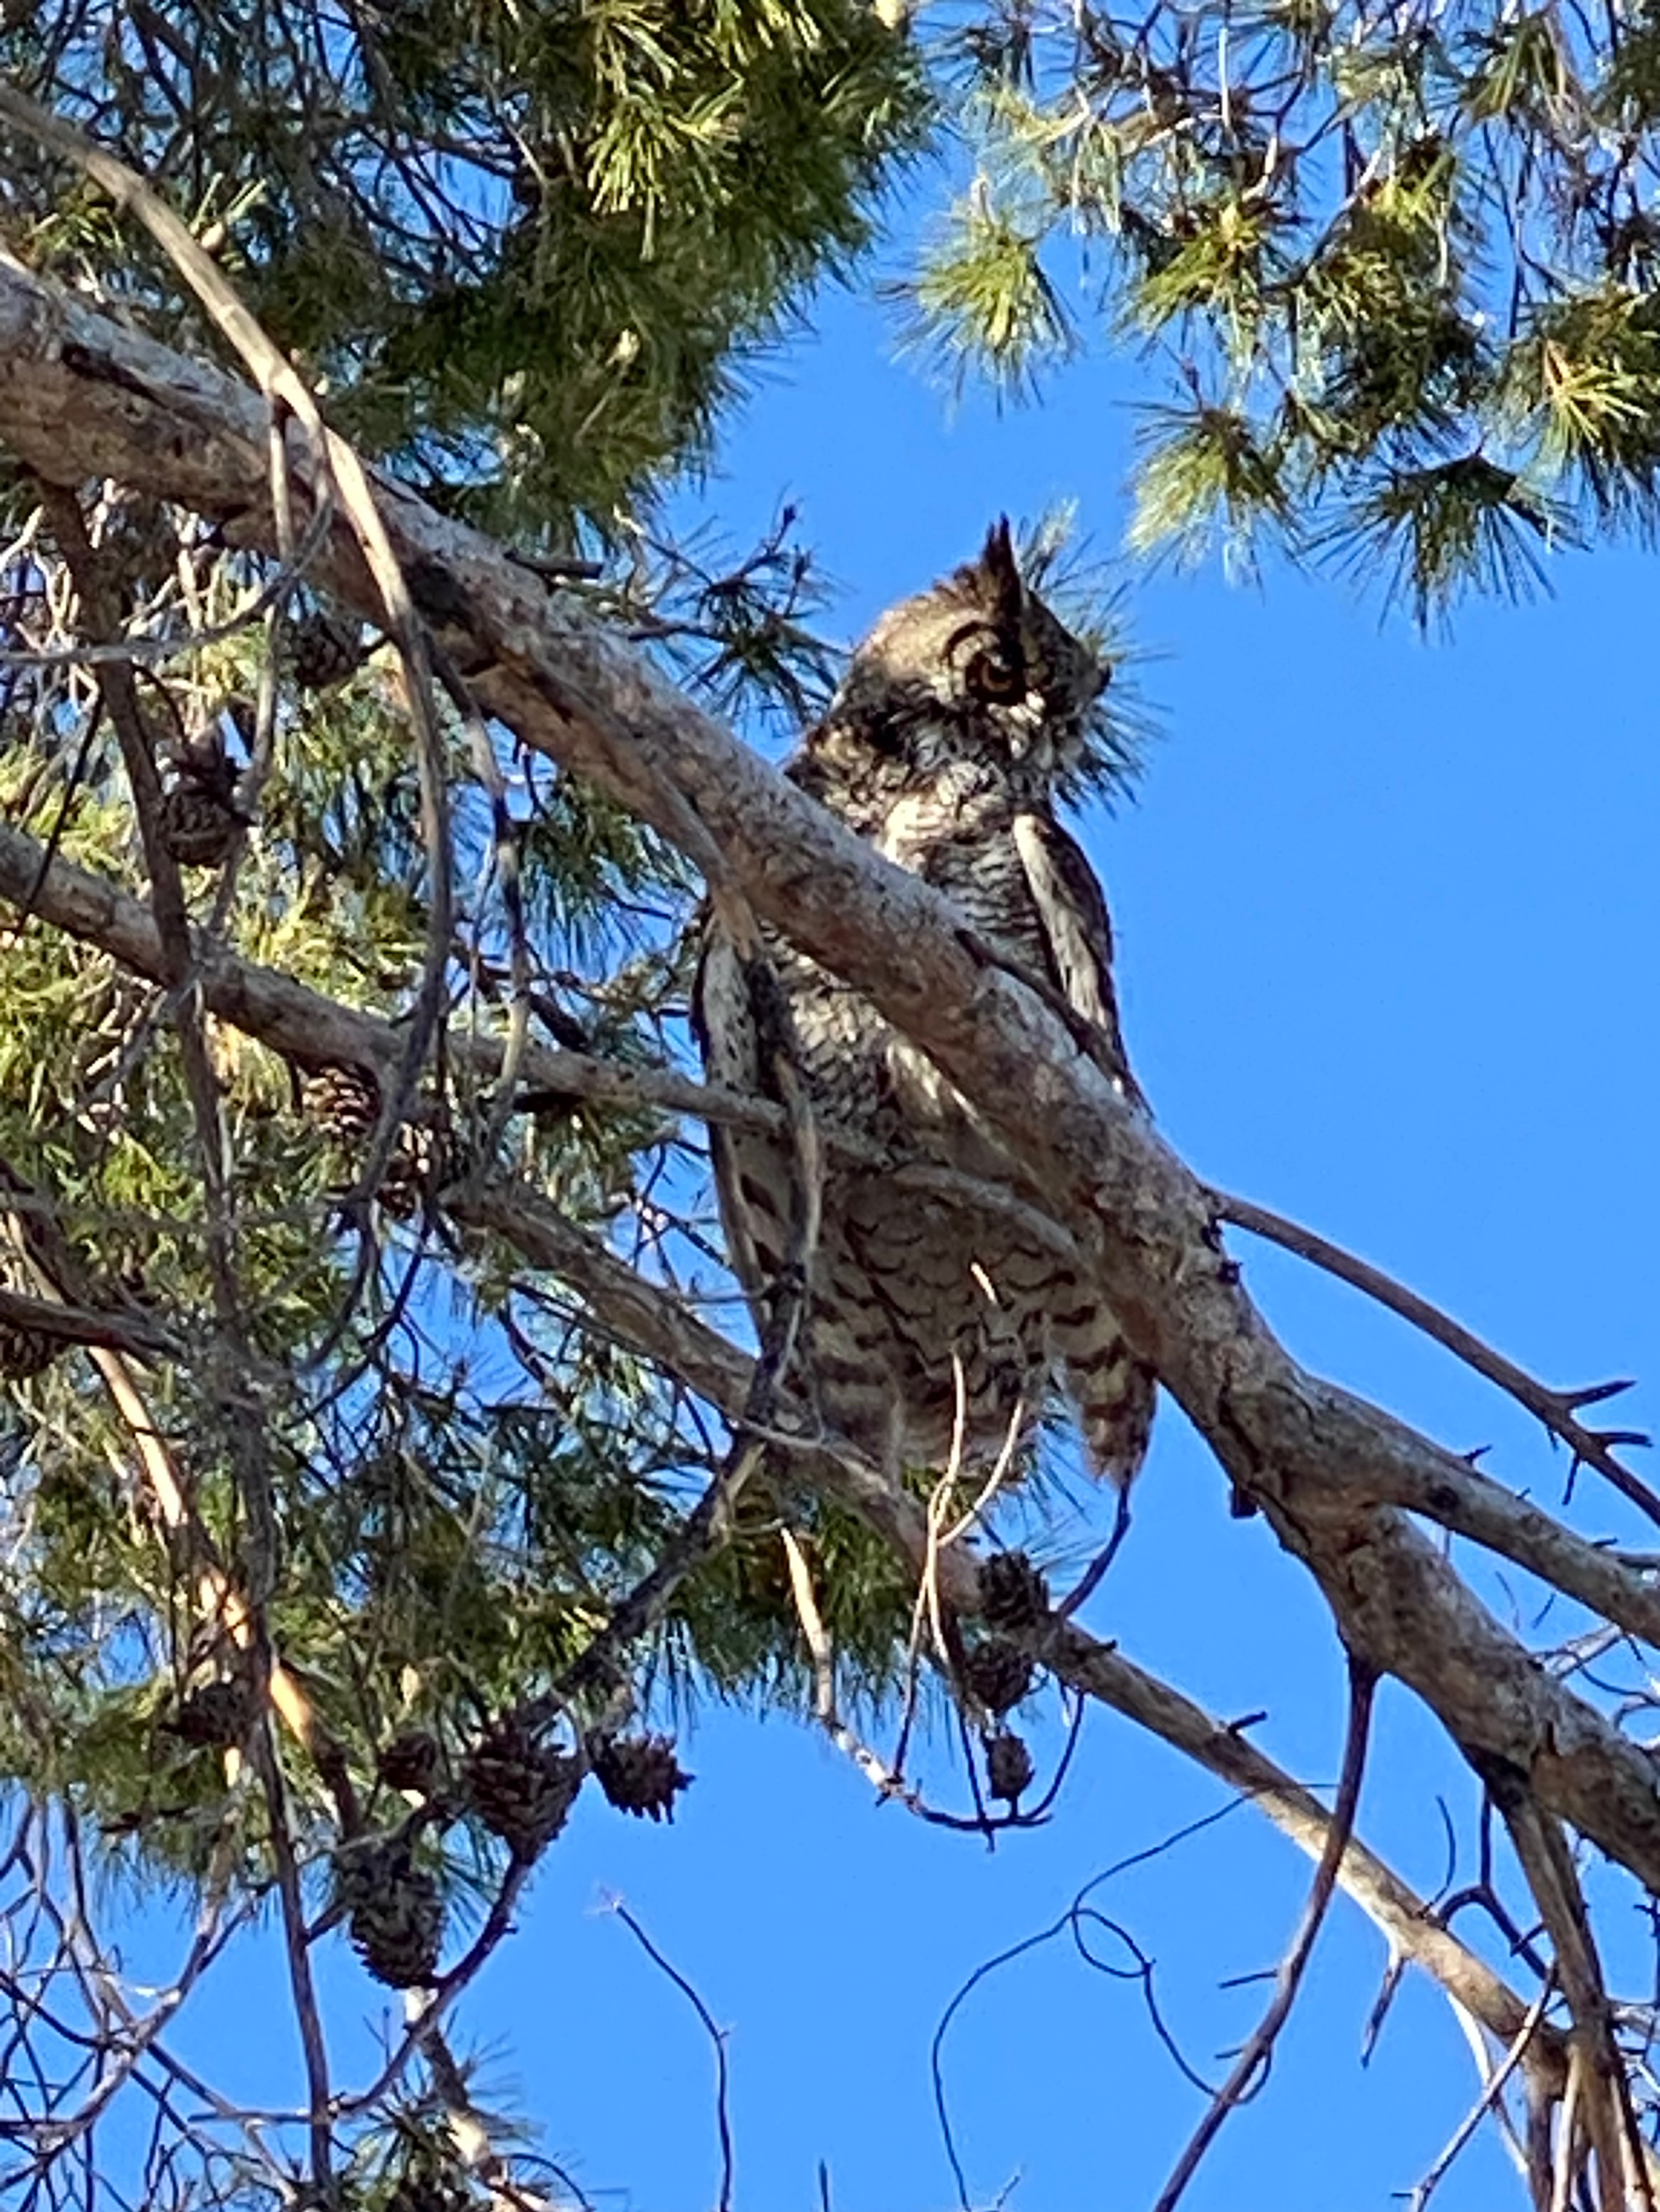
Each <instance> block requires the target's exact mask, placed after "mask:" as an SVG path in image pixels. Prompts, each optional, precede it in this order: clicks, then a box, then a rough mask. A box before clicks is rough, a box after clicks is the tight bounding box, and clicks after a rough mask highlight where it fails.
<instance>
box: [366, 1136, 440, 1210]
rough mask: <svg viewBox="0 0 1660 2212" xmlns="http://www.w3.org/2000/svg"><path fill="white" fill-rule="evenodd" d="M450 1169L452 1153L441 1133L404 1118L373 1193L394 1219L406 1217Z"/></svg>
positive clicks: (419, 1208)
mask: <svg viewBox="0 0 1660 2212" xmlns="http://www.w3.org/2000/svg"><path fill="white" fill-rule="evenodd" d="M453 1173H454V1153H453V1148H452V1147H451V1146H450V1145H449V1144H448V1143H447V1140H446V1139H445V1138H444V1136H443V1134H442V1133H441V1131H439V1130H437V1129H435V1128H432V1127H429V1125H428V1124H427V1123H425V1122H408V1123H406V1124H405V1125H404V1127H403V1128H402V1129H400V1130H399V1131H398V1143H397V1145H396V1146H395V1147H394V1148H393V1151H392V1158H390V1159H389V1160H388V1161H387V1162H386V1173H385V1174H384V1175H383V1176H381V1178H380V1189H379V1190H378V1191H377V1192H376V1193H375V1195H376V1197H377V1198H378V1199H379V1200H380V1204H381V1206H383V1207H384V1208H385V1210H386V1212H388V1213H389V1214H391V1216H392V1218H393V1220H394V1221H409V1220H411V1219H413V1218H414V1217H415V1215H416V1214H417V1213H418V1212H420V1211H421V1200H422V1199H423V1196H424V1195H425V1194H426V1193H427V1192H428V1191H429V1190H432V1189H435V1188H437V1186H438V1185H439V1184H441V1183H443V1182H447V1181H449V1180H450V1178H451V1176H453Z"/></svg>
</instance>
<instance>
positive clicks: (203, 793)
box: [156, 744, 246, 868]
mask: <svg viewBox="0 0 1660 2212" xmlns="http://www.w3.org/2000/svg"><path fill="white" fill-rule="evenodd" d="M156 822H157V826H158V827H159V828H160V829H161V842H162V843H163V844H164V845H165V846H166V847H167V850H168V852H170V853H171V854H172V855H173V859H174V860H176V861H177V862H178V863H179V866H180V867H181V868H216V867H219V866H222V864H223V863H224V862H225V861H226V860H228V859H229V858H230V852H231V848H232V846H233V845H234V843H235V842H236V839H237V836H238V833H239V832H240V830H242V829H245V828H246V816H245V815H243V814H241V813H240V812H239V811H237V805H236V770H235V769H234V768H233V767H232V765H231V763H230V761H229V760H228V758H227V757H226V754H225V750H224V748H223V746H222V745H221V744H206V745H204V746H202V747H199V748H195V747H193V748H192V750H191V752H190V755H189V756H188V757H187V758H186V759H185V763H184V764H183V766H182V767H181V768H180V769H179V773H178V776H177V778H176V780H175V781H174V783H173V788H172V789H171V790H170V791H167V792H165V793H163V794H162V799H161V810H160V812H159V813H158V814H157V817H156Z"/></svg>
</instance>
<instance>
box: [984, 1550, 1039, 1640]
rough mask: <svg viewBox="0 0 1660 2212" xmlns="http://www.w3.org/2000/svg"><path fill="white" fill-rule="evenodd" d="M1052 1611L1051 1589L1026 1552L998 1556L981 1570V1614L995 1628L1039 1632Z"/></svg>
mask: <svg viewBox="0 0 1660 2212" xmlns="http://www.w3.org/2000/svg"><path fill="white" fill-rule="evenodd" d="M980 1611H981V1613H982V1616H983V1618H984V1620H985V1621H986V1624H987V1626H988V1627H991V1628H1035V1627H1036V1626H1037V1624H1038V1622H1039V1621H1040V1620H1043V1618H1044V1616H1045V1615H1046V1614H1047V1613H1048V1612H1049V1582H1048V1580H1047V1578H1046V1577H1045V1576H1044V1575H1043V1572H1042V1571H1040V1570H1039V1569H1038V1568H1037V1567H1035V1566H1033V1565H1032V1563H1031V1560H1030V1559H1028V1558H1027V1557H1026V1555H1025V1553H1024V1552H994V1553H992V1555H991V1557H990V1559H987V1560H985V1561H983V1562H982V1565H981V1568H980Z"/></svg>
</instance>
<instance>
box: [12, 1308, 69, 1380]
mask: <svg viewBox="0 0 1660 2212" xmlns="http://www.w3.org/2000/svg"><path fill="white" fill-rule="evenodd" d="M69 1348H70V1347H69V1345H68V1343H67V1341H66V1340H64V1338H63V1337H61V1336H46V1335H43V1334H42V1333H41V1332H40V1330H39V1329H33V1328H20V1327H19V1326H18V1324H17V1323H16V1322H9V1321H0V1383H27V1381H28V1379H29V1377H30V1376H32V1375H41V1374H44V1373H45V1372H46V1369H47V1368H48V1367H50V1366H51V1365H52V1361H53V1360H54V1359H56V1358H58V1357H59V1356H60V1354H62V1353H64V1352H67V1351H68V1350H69Z"/></svg>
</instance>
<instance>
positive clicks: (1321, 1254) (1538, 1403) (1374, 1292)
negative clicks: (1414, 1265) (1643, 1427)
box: [1211, 1190, 1660, 1522]
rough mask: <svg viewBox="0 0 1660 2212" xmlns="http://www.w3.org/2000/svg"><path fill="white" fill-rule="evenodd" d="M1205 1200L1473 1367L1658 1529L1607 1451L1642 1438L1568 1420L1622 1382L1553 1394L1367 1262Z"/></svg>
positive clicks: (1276, 1218)
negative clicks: (1362, 1294) (1351, 1287)
mask: <svg viewBox="0 0 1660 2212" xmlns="http://www.w3.org/2000/svg"><path fill="white" fill-rule="evenodd" d="M1211 1198H1212V1201H1213V1204H1214V1206H1215V1208H1216V1218H1217V1219H1218V1220H1219V1221H1229V1222H1231V1223H1232V1224H1233V1225H1234V1226H1235V1227H1236V1228H1239V1229H1244V1230H1248V1231H1250V1234H1251V1235H1252V1236H1253V1237H1263V1238H1265V1239H1266V1240H1267V1241H1268V1243H1270V1244H1278V1245H1279V1246H1280V1248H1281V1249H1282V1250H1284V1251H1286V1252H1294V1253H1295V1254H1296V1255H1297V1256H1298V1259H1299V1260H1307V1261H1310V1262H1311V1264H1312V1265H1313V1266H1315V1267H1323V1268H1324V1269H1325V1271H1326V1273H1328V1274H1330V1275H1335V1276H1337V1277H1338V1278H1339V1279H1340V1280H1341V1281H1342V1282H1345V1283H1352V1284H1353V1285H1354V1287H1355V1289H1356V1290H1359V1291H1365V1294H1366V1296H1367V1297H1371V1298H1376V1299H1377V1303H1378V1304H1380V1305H1384V1306H1387V1307H1389V1310H1390V1311H1391V1312H1392V1313H1397V1314H1399V1315H1400V1316H1401V1317H1402V1320H1403V1321H1408V1322H1411V1323H1412V1325H1413V1327H1414V1328H1419V1329H1421V1330H1422V1331H1423V1332H1424V1334H1425V1335H1426V1336H1430V1337H1433V1338H1434V1340H1435V1341H1436V1342H1437V1343H1438V1344H1442V1345H1444V1346H1446V1348H1447V1350H1448V1351H1449V1352H1453V1353H1454V1354H1455V1355H1456V1357H1457V1358H1460V1359H1462V1361H1463V1362H1464V1364H1466V1366H1468V1367H1473V1368H1474V1369H1475V1371H1476V1373H1477V1374H1478V1375H1482V1376H1486V1377H1487V1381H1488V1382H1489V1383H1497V1385H1498V1386H1499V1389H1501V1390H1503V1391H1505V1393H1506V1394H1507V1395H1509V1396H1511V1397H1512V1398H1514V1399H1515V1400H1516V1401H1517V1404H1518V1405H1520V1406H1525V1407H1526V1408H1527V1410H1528V1411H1529V1413H1533V1414H1535V1415H1536V1416H1537V1418H1538V1419H1540V1420H1541V1421H1542V1422H1543V1423H1544V1425H1545V1426H1546V1427H1547V1428H1548V1430H1549V1431H1550V1432H1551V1434H1552V1435H1553V1436H1554V1437H1560V1439H1561V1441H1562V1442H1563V1443H1565V1444H1566V1445H1567V1446H1568V1448H1569V1449H1570V1450H1571V1451H1572V1454H1573V1455H1574V1459H1575V1461H1576V1462H1581V1461H1583V1462H1584V1465H1585V1466H1587V1467H1589V1468H1595V1469H1596V1472H1597V1474H1600V1475H1602V1477H1603V1478H1604V1479H1605V1480H1607V1481H1608V1482H1610V1483H1612V1484H1613V1486H1614V1488H1615V1489H1616V1490H1617V1491H1618V1492H1620V1496H1621V1497H1622V1498H1626V1499H1627V1501H1628V1502H1629V1503H1630V1504H1633V1505H1634V1506H1635V1507H1636V1508H1637V1510H1638V1511H1639V1513H1642V1514H1645V1515H1646V1516H1647V1517H1648V1518H1649V1519H1650V1520H1651V1521H1654V1522H1660V1498H1657V1496H1656V1495H1655V1493H1654V1492H1653V1491H1652V1490H1651V1489H1650V1488H1649V1486H1648V1485H1647V1484H1646V1483H1645V1482H1642V1481H1639V1479H1638V1477H1637V1476H1636V1475H1634V1474H1633V1473H1632V1472H1631V1470H1630V1468H1627V1467H1622V1466H1621V1465H1620V1462H1619V1461H1618V1460H1617V1459H1615V1457H1614V1452H1613V1449H1612V1447H1613V1445H1614V1443H1627V1444H1641V1443H1647V1442H1648V1438H1647V1437H1645V1436H1643V1435H1641V1434H1640V1433H1639V1431H1636V1430H1631V1429H1627V1430H1620V1431H1613V1432H1611V1433H1608V1434H1605V1433H1602V1432H1599V1431H1596V1430H1595V1429H1588V1428H1586V1427H1585V1425H1584V1423H1583V1422H1581V1421H1579V1420H1577V1419H1575V1418H1574V1417H1575V1415H1576V1413H1578V1411H1579V1410H1580V1409H1581V1408H1582V1407H1585V1406H1594V1405H1597V1404H1600V1403H1601V1402H1602V1401H1604V1400H1605V1399H1608V1398H1612V1397H1615V1396H1617V1395H1618V1394H1619V1393H1620V1391H1622V1390H1628V1389H1630V1388H1631V1385H1630V1383H1593V1384H1592V1385H1591V1386H1590V1388H1589V1389H1582V1390H1553V1389H1550V1388H1549V1386H1548V1384H1546V1383H1541V1382H1539V1381H1538V1380H1537V1379H1536V1378H1535V1376H1531V1375H1529V1374H1528V1373H1527V1372H1526V1370H1524V1369H1523V1368H1520V1367H1517V1365H1516V1364H1515V1363H1514V1362H1513V1361H1511V1360H1509V1359H1506V1358H1505V1357H1504V1355H1503V1354H1502V1353H1501V1352H1495V1351H1494V1350H1493V1347H1492V1346H1491V1345H1488V1344H1484V1343H1483V1342H1482V1340H1481V1338H1480V1337H1478V1336H1476V1335H1475V1334H1473V1333H1472V1332H1471V1331H1470V1330H1469V1329H1467V1328H1464V1327H1463V1326H1462V1324H1461V1323H1460V1322H1456V1321H1454V1320H1453V1318H1452V1316H1450V1314H1445V1313H1443V1312H1442V1310H1441V1309H1440V1308H1439V1307H1438V1306H1434V1305H1432V1304H1430V1302H1429V1300H1428V1299H1427V1298H1423V1297H1419V1295H1418V1293H1417V1292H1416V1291H1409V1290H1408V1288H1407V1286H1406V1285H1405V1284H1404V1283H1398V1282H1396V1281H1395V1279H1394V1278H1393V1277H1392V1276H1390V1275H1386V1274H1385V1273H1383V1269H1382V1268H1381V1267H1373V1266H1372V1265H1371V1261H1366V1260H1361V1259H1359V1258H1357V1257H1356V1256H1355V1255H1354V1254H1353V1252H1346V1251H1344V1250H1343V1249H1342V1247H1341V1245H1337V1244H1334V1243H1331V1241H1330V1240H1329V1238H1328V1237H1322V1236H1319V1235H1318V1234H1317V1233H1316V1231H1314V1230H1312V1229H1304V1228H1303V1227H1302V1226H1301V1225H1300V1224H1298V1223H1297V1222H1295V1221H1288V1220H1287V1219H1286V1217H1285V1216H1284V1215H1283V1214H1280V1213H1274V1212H1270V1211H1269V1209H1268V1207H1267V1206H1257V1205H1256V1204H1255V1203H1254V1202H1253V1201H1252V1200H1250V1199H1244V1198H1234V1197H1232V1196H1231V1195H1230V1194H1228V1193H1227V1192H1226V1191H1220V1190H1213V1191H1212V1193H1211Z"/></svg>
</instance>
